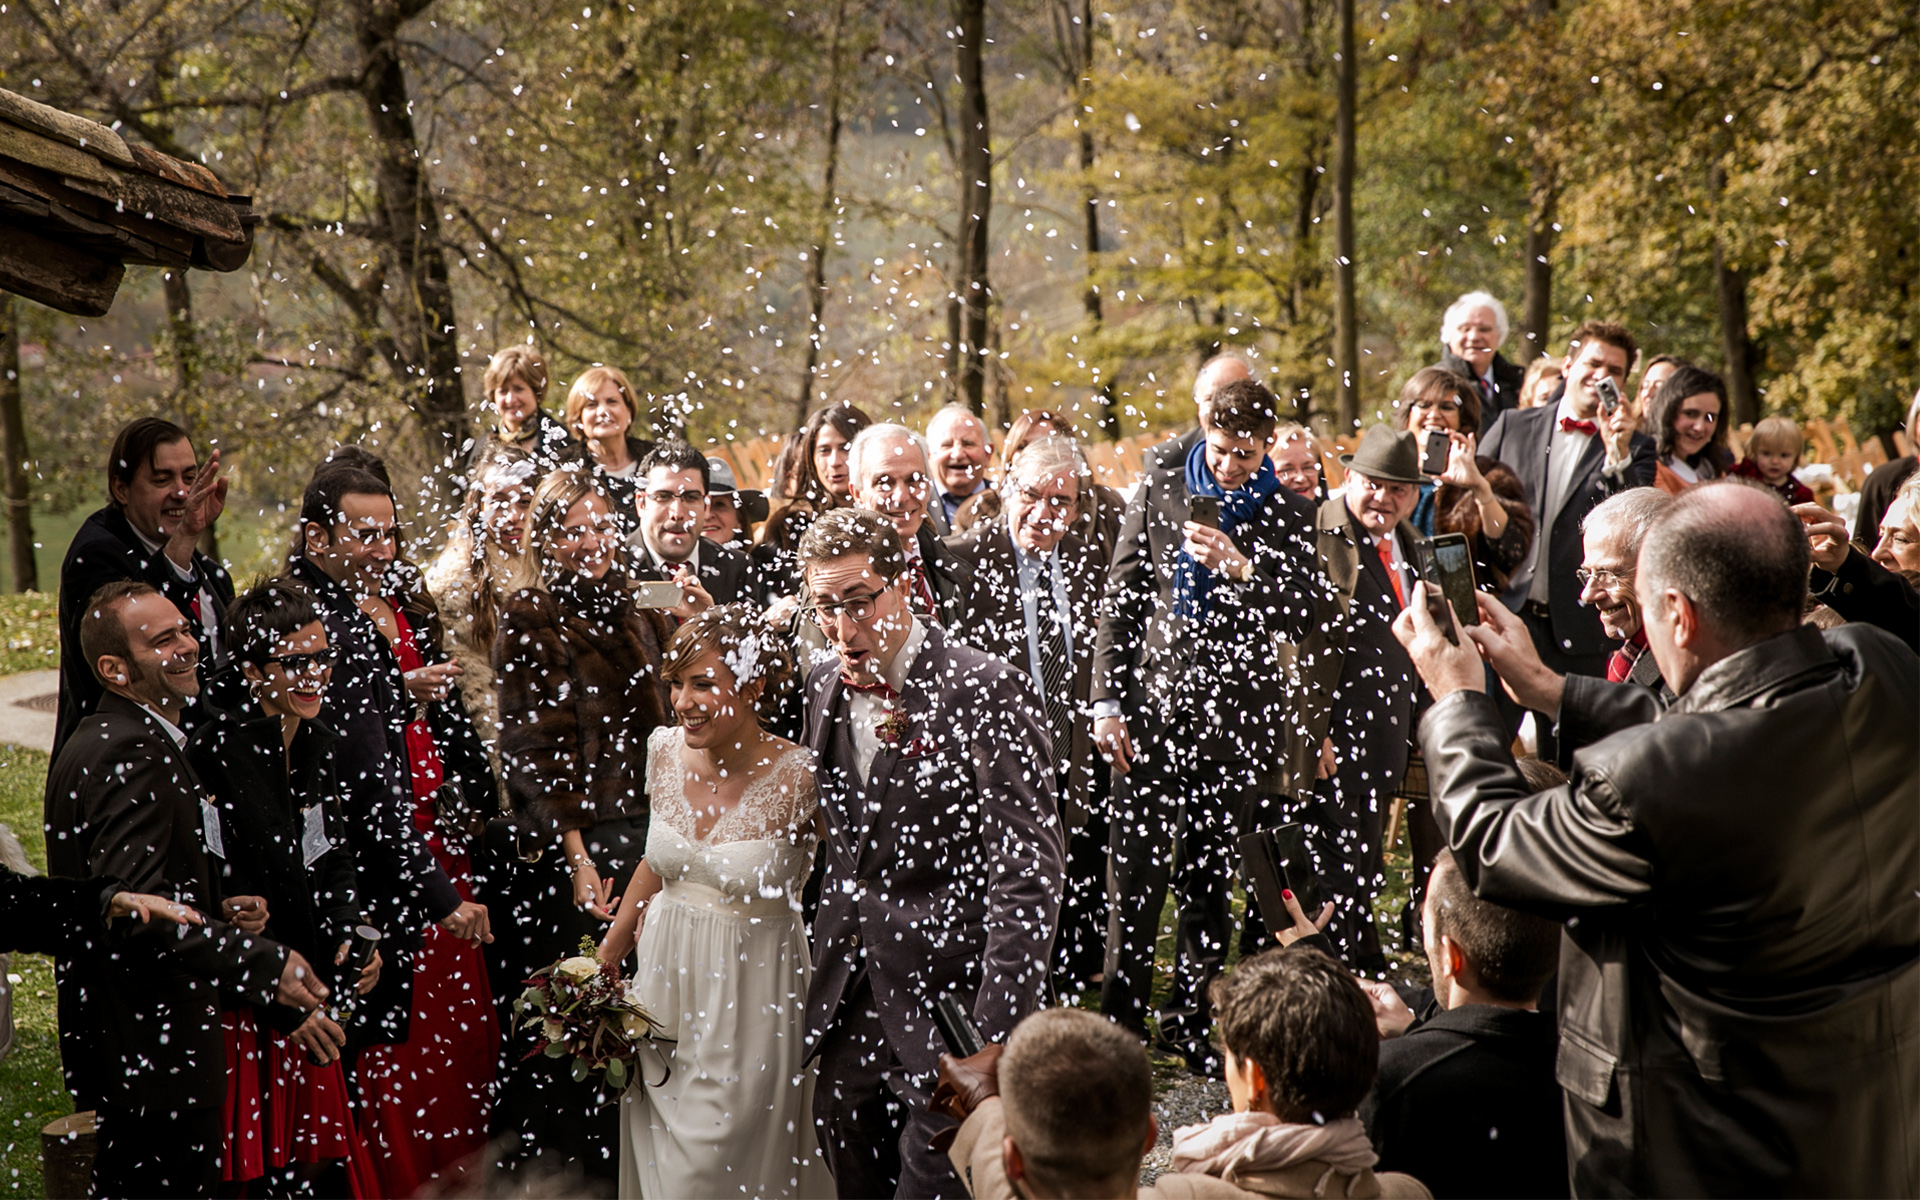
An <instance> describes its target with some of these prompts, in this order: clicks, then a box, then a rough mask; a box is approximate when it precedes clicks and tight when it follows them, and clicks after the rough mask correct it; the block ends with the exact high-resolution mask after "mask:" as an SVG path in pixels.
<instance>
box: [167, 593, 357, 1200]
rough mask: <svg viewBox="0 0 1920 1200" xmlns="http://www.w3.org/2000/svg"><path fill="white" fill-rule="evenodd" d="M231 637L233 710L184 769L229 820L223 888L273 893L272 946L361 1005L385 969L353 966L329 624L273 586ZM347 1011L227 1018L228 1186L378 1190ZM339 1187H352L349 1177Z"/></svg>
mask: <svg viewBox="0 0 1920 1200" xmlns="http://www.w3.org/2000/svg"><path fill="white" fill-rule="evenodd" d="M227 629H228V632H229V634H230V637H231V643H232V644H231V648H232V652H233V660H234V663H235V665H236V666H237V667H238V674H239V676H240V680H239V681H238V682H239V683H240V686H239V687H238V688H236V689H234V691H235V692H236V695H235V697H234V698H235V700H236V701H237V703H235V704H233V705H232V706H231V707H216V708H215V709H214V711H213V713H212V715H211V716H210V717H209V719H208V720H207V721H205V722H204V723H203V724H202V725H201V727H200V728H199V729H197V730H196V731H195V732H194V734H193V737H192V738H191V739H190V740H189V741H188V743H187V761H188V762H189V763H190V764H191V765H192V766H193V769H194V772H195V774H196V775H198V777H199V779H200V782H201V784H202V785H204V786H205V788H206V790H207V793H208V795H209V796H210V797H211V798H212V800H213V802H214V804H215V806H216V808H218V810H219V822H220V843H221V847H222V848H223V849H224V851H225V853H224V855H222V856H221V884H222V886H223V887H224V888H225V889H226V890H227V891H228V892H230V893H231V892H238V893H245V894H249V895H258V896H260V897H262V898H263V899H264V900H265V901H266V904H267V910H268V913H269V914H270V915H269V916H268V918H267V922H266V928H265V933H266V936H268V937H270V938H272V939H273V940H274V941H276V942H279V943H280V944H281V945H284V946H289V947H291V948H293V949H294V950H297V951H299V952H300V953H301V954H302V955H304V956H305V957H306V958H307V960H308V961H310V962H313V963H319V964H329V965H330V969H324V970H323V972H322V973H323V974H324V975H326V976H327V978H328V981H329V983H330V984H331V986H332V987H333V989H334V990H335V992H336V993H341V994H345V993H346V992H347V991H348V989H352V990H354V991H357V992H358V993H360V994H363V995H364V994H365V993H366V992H368V991H371V990H372V988H373V986H374V984H375V983H376V982H377V981H378V980H379V977H380V967H381V963H380V959H379V952H378V951H377V950H376V951H375V952H374V955H373V959H372V960H371V962H370V963H369V964H368V965H367V966H366V967H365V969H364V970H362V971H360V972H358V973H357V974H356V975H354V976H353V977H348V976H347V975H346V974H345V973H344V969H343V968H344V964H345V963H346V962H347V952H348V948H349V945H350V943H351V941H352V938H353V931H354V927H355V926H356V925H359V924H360V906H359V901H358V899H357V897H356V895H355V890H354V889H355V884H354V867H353V852H352V850H351V849H350V848H349V846H348V844H347V841H346V813H345V810H344V809H343V808H342V807H341V805H340V785H339V781H338V780H337V778H336V777H335V774H334V763H333V747H334V743H336V742H337V741H338V740H339V735H338V734H337V733H335V732H334V731H333V730H332V729H330V728H328V727H327V726H326V725H325V724H323V723H321V721H320V719H319V716H320V706H321V701H322V699H323V697H324V696H325V693H326V689H327V685H328V682H329V681H330V679H331V677H332V673H333V658H334V655H333V648H332V647H331V646H330V645H328V644H327V631H326V627H325V626H324V625H322V624H321V623H320V614H319V612H318V610H316V609H315V608H314V606H313V600H312V598H311V597H309V596H308V595H307V593H306V590H305V589H304V588H301V587H299V586H298V585H296V584H290V583H286V582H280V581H275V582H269V583H264V584H261V585H259V586H258V587H255V588H253V589H251V590H249V591H248V592H247V593H245V594H244V595H242V596H241V597H240V598H239V599H238V600H236V601H235V602H234V603H233V604H231V605H229V606H228V608H227ZM338 1015H339V1013H338V1010H336V1011H335V1012H332V1013H330V1012H328V1011H327V1010H325V1009H315V1010H314V1011H313V1012H310V1013H305V1014H302V1013H299V1012H296V1011H294V1010H292V1009H288V1008H285V1007H283V1006H281V1005H277V1004H275V1005H264V1006H241V1007H236V1008H232V1009H229V1010H228V1011H226V1012H225V1013H223V1014H222V1016H223V1019H224V1024H225V1026H226V1034H227V1062H228V1064H229V1066H228V1078H227V1103H226V1105H225V1112H226V1114H227V1150H226V1155H225V1157H224V1162H223V1177H224V1179H225V1180H226V1181H227V1182H229V1183H242V1182H245V1181H248V1180H256V1179H260V1178H262V1177H263V1176H272V1177H274V1178H275V1179H276V1180H277V1182H276V1183H274V1184H272V1185H260V1186H271V1187H282V1188H299V1187H300V1186H302V1185H305V1184H312V1183H314V1182H315V1181H316V1180H318V1179H319V1178H320V1177H321V1175H322V1173H323V1171H325V1170H328V1169H332V1170H335V1171H338V1170H339V1168H340V1166H341V1164H345V1166H346V1168H347V1176H350V1177H351V1187H352V1188H353V1189H354V1190H356V1191H358V1192H361V1193H366V1192H369V1191H372V1190H375V1189H377V1188H378V1186H379V1180H378V1178H377V1175H376V1171H375V1169H374V1167H373V1166H372V1164H371V1163H370V1162H369V1161H368V1158H367V1153H366V1148H365V1144H364V1143H363V1142H362V1140H361V1138H360V1136H359V1133H358V1131H357V1129H356V1127H355V1122H354V1117H353V1109H352V1101H351V1097H350V1094H349V1092H348V1088H347V1077H346V1073H345V1071H344V1070H343V1069H342V1062H341V1058H342V1055H343V1054H344V1053H345V1051H346V1046H347V1035H346V1032H345V1031H344V1030H343V1029H342V1028H341V1026H340V1025H339V1024H337V1023H336V1017H337V1016H338ZM336 1184H337V1185H338V1186H348V1185H347V1180H346V1178H345V1177H341V1178H338V1179H337V1180H336Z"/></svg>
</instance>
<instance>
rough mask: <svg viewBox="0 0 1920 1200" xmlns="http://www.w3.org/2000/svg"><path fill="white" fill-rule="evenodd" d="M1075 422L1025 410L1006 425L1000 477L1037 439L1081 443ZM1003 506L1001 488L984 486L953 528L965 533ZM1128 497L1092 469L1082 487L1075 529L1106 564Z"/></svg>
mask: <svg viewBox="0 0 1920 1200" xmlns="http://www.w3.org/2000/svg"><path fill="white" fill-rule="evenodd" d="M1078 436H1079V435H1078V433H1077V432H1076V431H1075V429H1074V427H1073V422H1071V421H1069V420H1067V419H1066V418H1065V417H1063V416H1061V415H1060V414H1058V413H1054V412H1049V411H1047V410H1046V409H1039V410H1034V411H1029V412H1023V413H1021V414H1020V415H1019V416H1017V417H1015V418H1014V419H1013V424H1011V425H1009V426H1008V427H1007V436H1006V440H1005V441H1003V442H1002V443H1001V446H1000V478H1001V479H1003V480H1004V479H1005V478H1006V477H1007V472H1008V471H1009V470H1010V469H1011V468H1012V466H1013V460H1014V459H1016V458H1018V457H1020V453H1021V451H1023V450H1025V449H1026V448H1027V447H1028V446H1031V445H1033V444H1034V443H1035V442H1038V441H1042V440H1044V439H1046V438H1050V437H1059V438H1065V439H1067V440H1068V441H1069V442H1073V443H1074V444H1075V445H1076V446H1077V445H1078ZM1001 509H1002V505H1001V496H1000V489H998V488H982V489H981V490H980V491H978V492H975V493H974V494H973V497H972V498H971V499H969V500H967V501H966V502H965V503H963V504H962V505H961V506H960V508H959V510H958V511H957V512H955V513H954V517H953V531H954V532H955V533H964V532H966V531H967V530H969V529H972V528H973V527H974V526H975V525H977V524H979V523H981V522H983V521H991V520H992V519H993V518H995V517H997V516H999V515H1000V513H1001ZM1126 510H1127V498H1126V497H1125V496H1123V495H1121V493H1120V491H1119V489H1117V488H1111V487H1108V486H1107V485H1106V484H1104V483H1095V482H1094V480H1093V477H1092V475H1091V473H1089V474H1088V476H1087V480H1086V485H1085V486H1084V487H1082V488H1081V489H1080V499H1079V501H1078V502H1077V508H1076V510H1075V515H1074V523H1073V532H1074V534H1075V536H1077V537H1079V538H1080V540H1082V541H1084V542H1087V543H1088V544H1090V545H1091V546H1093V548H1094V550H1095V552H1096V553H1098V554H1099V556H1100V562H1101V564H1102V565H1103V566H1104V565H1105V564H1106V563H1108V562H1111V561H1112V559H1113V543H1114V539H1115V538H1117V537H1119V535H1120V518H1121V517H1122V516H1123V515H1124V514H1125V513H1126Z"/></svg>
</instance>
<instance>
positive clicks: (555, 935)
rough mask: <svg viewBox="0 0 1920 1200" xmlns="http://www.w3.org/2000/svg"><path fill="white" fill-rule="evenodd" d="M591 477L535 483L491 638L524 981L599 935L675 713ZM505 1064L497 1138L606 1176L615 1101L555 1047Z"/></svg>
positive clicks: (574, 469) (629, 863)
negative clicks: (556, 1055) (651, 760)
mask: <svg viewBox="0 0 1920 1200" xmlns="http://www.w3.org/2000/svg"><path fill="white" fill-rule="evenodd" d="M596 478H597V477H596V474H595V472H594V471H592V470H591V469H589V468H588V467H586V466H585V465H584V464H580V463H571V464H567V465H565V466H563V467H561V468H560V469H559V470H556V471H553V472H551V473H550V474H548V475H547V477H546V478H544V479H542V480H541V481H540V484H539V486H538V487H536V488H535V489H534V491H533V498H532V503H531V505H530V507H529V509H528V511H527V524H526V534H525V537H524V539H523V543H522V547H521V553H520V557H519V560H518V562H517V563H516V564H515V569H514V574H513V577H512V579H511V580H510V583H511V585H512V587H513V588H514V589H515V590H514V591H513V593H512V594H511V595H510V596H508V597H507V599H506V600H505V601H504V602H503V603H502V604H501V605H500V613H499V627H498V630H497V631H496V633H495V634H494V641H493V669H494V672H495V675H496V676H497V678H498V680H499V695H500V761H501V767H502V769H503V772H504V774H505V776H506V792H507V802H508V806H509V808H510V809H511V811H512V815H513V820H514V822H515V825H516V827H517V830H518V834H519V839H518V840H519V845H518V850H519V853H518V855H517V857H516V859H515V861H514V862H512V863H511V864H510V873H511V876H512V878H511V879H508V880H503V881H502V886H501V888H500V892H501V894H502V899H503V900H505V901H506V902H507V905H508V909H509V911H508V912H506V913H505V914H503V915H502V917H501V919H500V928H501V930H502V932H501V934H500V935H499V936H498V938H497V941H498V942H499V943H504V947H503V950H502V954H501V957H502V959H503V960H504V961H503V965H508V964H510V965H511V967H512V968H514V969H518V970H519V974H518V975H517V976H515V977H516V978H520V979H525V978H526V977H527V976H528V975H530V974H531V973H532V972H533V971H534V970H536V969H538V968H540V967H542V966H545V965H546V964H548V963H550V962H552V961H553V960H555V959H557V958H560V957H562V956H563V955H567V954H571V953H573V952H574V950H575V948H577V947H578V946H579V944H580V939H581V938H582V937H589V938H598V936H599V934H600V932H601V930H602V929H603V928H604V927H605V923H607V922H610V921H612V920H613V919H614V913H615V910H616V907H617V905H618V903H619V899H618V898H619V895H620V892H621V889H622V888H623V887H624V886H625V885H626V881H627V876H628V875H629V874H630V873H631V872H632V871H633V869H634V866H635V865H636V864H637V863H638V862H639V859H640V854H641V851H642V849H643V847H645V845H646V840H647V816H648V804H647V793H646V788H645V786H644V779H643V776H642V774H641V772H642V769H643V767H644V765H645V764H644V760H643V759H642V754H643V752H644V750H645V747H646V745H647V738H648V737H649V735H651V734H652V732H653V731H654V729H656V728H657V727H659V726H661V725H664V724H666V723H667V721H668V708H667V696H666V688H665V686H664V685H663V684H662V682H661V679H660V661H661V656H662V653H663V651H664V649H665V647H666V644H667V641H668V639H669V637H670V635H671V632H672V631H671V629H670V628H669V626H668V624H667V619H666V618H665V617H664V616H663V615H662V614H661V613H659V612H658V611H656V610H652V609H639V608H636V607H635V606H634V603H633V600H632V593H631V592H630V591H629V590H628V588H627V580H626V576H625V574H624V572H623V571H622V570H621V569H620V566H619V561H620V552H621V547H622V537H621V534H620V532H619V527H618V526H617V524H616V523H615V522H614V520H613V514H612V510H611V507H610V505H609V504H608V502H607V498H606V496H605V495H604V494H603V493H602V492H601V491H600V489H599V488H598V487H597V486H596ZM505 1057H506V1058H507V1060H508V1061H509V1062H510V1063H511V1064H512V1065H511V1066H510V1068H509V1070H508V1072H507V1075H506V1078H505V1081H504V1082H503V1084H502V1086H501V1095H500V1099H499V1104H498V1108H497V1110H496V1111H497V1112H498V1113H499V1114H500V1116H499V1119H498V1120H496V1121H495V1123H494V1130H493V1132H494V1136H495V1137H496V1138H506V1137H507V1136H508V1135H516V1136H517V1138H518V1139H519V1147H520V1152H521V1153H522V1154H535V1155H541V1156H543V1157H545V1156H551V1158H550V1159H549V1163H548V1165H549V1166H551V1167H554V1168H558V1169H570V1168H572V1167H578V1168H580V1169H582V1170H585V1171H586V1172H587V1173H588V1174H589V1175H593V1176H597V1177H599V1178H601V1179H605V1180H610V1179H611V1178H612V1176H613V1172H614V1164H615V1162H616V1161H617V1160H616V1157H615V1145H616V1141H615V1139H616V1138H617V1136H618V1123H617V1120H616V1118H615V1117H614V1115H613V1113H612V1112H611V1111H610V1110H607V1109H603V1108H602V1107H601V1106H602V1105H603V1104H604V1102H605V1100H606V1099H608V1097H604V1096H597V1095H596V1088H595V1087H594V1086H593V1085H591V1084H587V1083H576V1082H574V1081H573V1079H572V1078H571V1077H570V1076H569V1074H568V1072H567V1069H566V1065H565V1063H564V1062H562V1061H561V1060H559V1059H550V1058H545V1057H542V1056H535V1057H533V1058H531V1059H525V1060H522V1059H521V1058H520V1056H519V1055H518V1054H514V1053H511V1052H509V1053H508V1054H507V1055H506V1056H505Z"/></svg>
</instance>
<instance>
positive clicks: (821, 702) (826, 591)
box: [800, 509, 1063, 1196]
mask: <svg viewBox="0 0 1920 1200" xmlns="http://www.w3.org/2000/svg"><path fill="white" fill-rule="evenodd" d="M800 560H801V563H802V566H803V569H804V570H805V572H806V584H807V591H808V594H809V596H810V597H811V599H812V607H811V615H812V617H813V619H814V621H815V623H817V624H818V625H819V627H820V629H821V630H822V632H823V633H824V634H825V635H826V637H827V639H828V641H829V643H830V644H831V645H832V647H833V650H834V655H835V658H834V659H833V660H828V661H826V662H823V663H821V664H820V665H819V666H818V667H816V668H815V669H814V671H813V673H812V674H811V675H810V676H809V677H808V679H807V685H806V697H807V710H806V712H807V716H806V744H807V746H808V747H809V748H810V749H811V750H812V751H813V752H814V757H815V760H816V762H817V763H818V767H817V770H816V782H817V785H818V788H819V794H820V810H821V814H822V820H823V825H824V830H823V833H822V845H823V847H824V852H825V854H826V859H827V866H826V878H825V881H824V883H823V884H822V886H821V888H820V907H819V912H818V915H817V916H816V917H815V918H814V923H813V982H812V986H811V987H810V988H809V990H808V994H807V1028H808V1036H809V1041H810V1043H811V1046H812V1050H811V1054H812V1055H813V1056H814V1057H816V1058H817V1060H818V1062H819V1071H820V1080H819V1083H818V1085H817V1086H816V1088H815V1090H814V1103H813V1108H814V1120H815V1123H816V1125H817V1126H818V1128H819V1130H820V1142H821V1148H822V1149H823V1150H824V1151H825V1152H826V1156H827V1162H828V1164H829V1166H830V1167H831V1168H832V1170H833V1177H834V1183H835V1184H836V1186H837V1187H838V1189H839V1192H840V1194H842V1195H845V1196H890V1195H900V1196H952V1195H957V1194H958V1192H959V1190H960V1186H961V1185H960V1181H959V1180H958V1179H957V1178H955V1176H954V1174H953V1168H952V1166H951V1165H950V1164H949V1163H948V1162H947V1161H946V1159H945V1157H944V1156H943V1155H941V1154H939V1153H938V1152H936V1151H933V1150H932V1149H931V1148H930V1147H929V1145H928V1139H929V1137H930V1136H931V1135H932V1134H934V1133H935V1132H937V1131H938V1130H940V1129H942V1128H948V1127H951V1125H952V1119H951V1118H950V1117H944V1116H938V1115H936V1114H933V1113H931V1112H929V1111H928V1109H927V1100H928V1094H929V1093H930V1091H931V1090H932V1088H933V1082H934V1071H935V1068H936V1065H937V1062H938V1058H939V1052H940V1047H939V1035H938V1033H936V1032H935V1029H934V1025H933V1022H932V1021H931V1020H929V1019H928V1016H927V1014H928V1013H929V1012H930V1011H931V1008H932V1005H933V1002H934V1001H935V1000H936V999H937V998H939V997H941V996H944V995H947V994H949V993H952V994H954V995H956V996H957V997H959V1000H960V1003H962V1004H963V1005H965V1006H966V1007H967V1009H968V1010H969V1011H970V1015H971V1016H972V1018H973V1021H974V1023H975V1025H977V1026H978V1027H979V1029H980V1030H981V1032H982V1033H983V1034H984V1035H985V1036H986V1037H988V1038H996V1037H1004V1036H1006V1035H1007V1034H1008V1033H1009V1032H1011V1031H1012V1029H1013V1027H1014V1026H1015V1025H1016V1024H1018V1023H1019V1021H1020V1019H1021V1018H1022V1017H1024V1016H1026V1015H1027V1014H1028V1013H1030V1012H1032V1011H1033V1010H1034V1009H1036V1008H1038V1007H1039V1006H1040V1004H1041V1003H1042V997H1043V995H1044V994H1045V988H1046V978H1047V960H1048V951H1049V949H1050V948H1051V947H1052V945H1053V934H1054V922H1055V918H1056V916H1057V913H1058V910H1059V906H1060V878H1061V872H1062V867H1063V864H1062V861H1061V858H1062V854H1061V837H1060V825H1059V814H1058V811H1057V800H1056V798H1055V796H1054V793H1053V789H1052V777H1051V770H1052V757H1053V749H1052V746H1051V745H1050V741H1049V739H1048V736H1047V732H1046V719H1045V717H1044V716H1042V715H1041V704H1040V697H1039V695H1038V693H1037V692H1036V691H1035V690H1034V687H1033V684H1032V681H1031V680H1029V679H1028V678H1027V676H1026V675H1025V674H1024V673H1022V672H1019V671H1016V670H1015V669H1013V668H1012V667H1010V666H1008V665H1007V664H1006V663H1004V662H1000V661H998V660H997V659H993V658H989V657H988V656H987V655H985V654H982V653H980V652H979V651H977V650H974V649H971V648H969V647H966V646H961V645H957V644H955V643H954V642H952V641H950V640H949V638H948V636H947V634H946V633H944V632H943V631H942V630H941V629H940V628H939V627H938V626H935V625H929V624H928V623H926V622H924V621H922V620H920V619H918V618H917V617H916V616H914V614H913V611H912V608H911V606H910V603H909V598H908V590H907V564H906V555H905V553H904V552H903V551H902V550H901V548H900V540H899V536H898V534H897V533H896V532H895V530H894V527H893V524H892V523H891V522H889V521H887V520H886V519H885V518H883V517H880V516H878V515H876V514H874V513H871V512H865V511H862V510H858V509H855V510H840V511H835V512H831V513H827V514H825V515H823V516H822V517H821V518H820V519H819V520H818V521H816V522H815V523H814V525H813V527H812V528H811V529H809V530H808V531H807V536H806V538H805V539H804V540H803V541H802V542H801V545H800ZM836 660H837V661H836Z"/></svg>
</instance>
